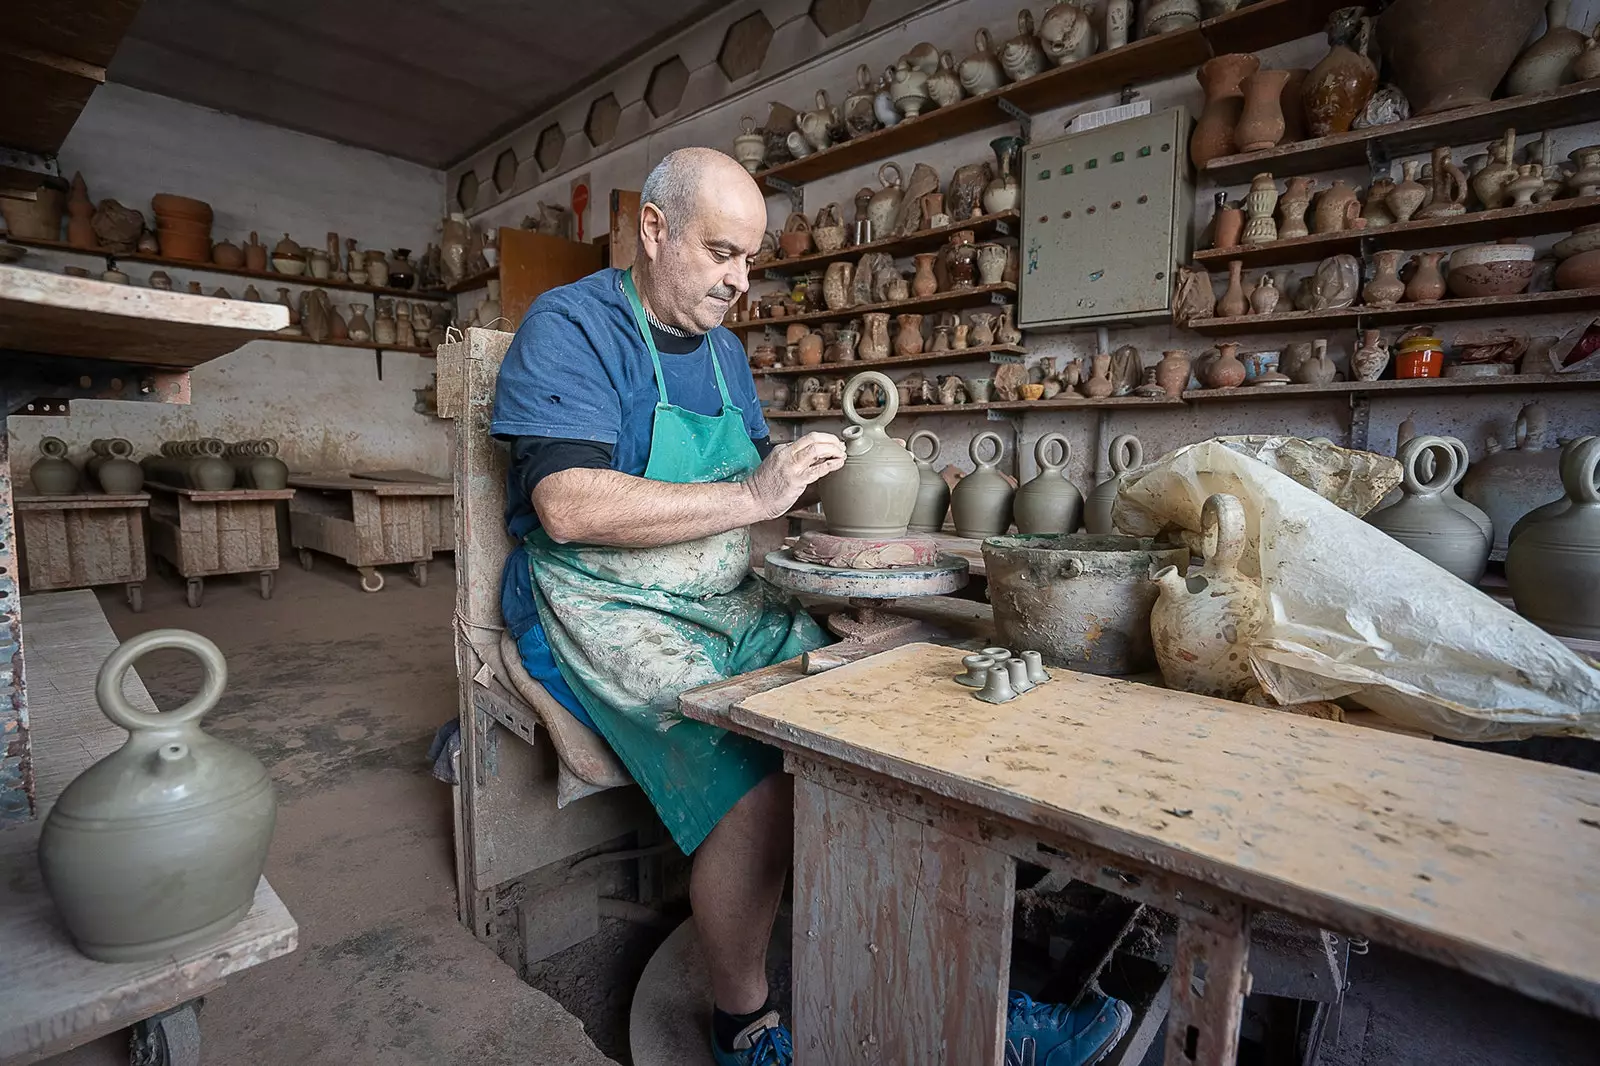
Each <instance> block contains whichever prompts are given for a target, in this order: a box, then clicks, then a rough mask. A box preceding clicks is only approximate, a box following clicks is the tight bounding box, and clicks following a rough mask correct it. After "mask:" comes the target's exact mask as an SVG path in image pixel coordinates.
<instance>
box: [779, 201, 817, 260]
mask: <svg viewBox="0 0 1600 1066" xmlns="http://www.w3.org/2000/svg"><path fill="white" fill-rule="evenodd" d="M811 248H812V240H811V220H810V219H809V218H807V217H806V216H805V215H803V214H802V213H800V212H799V211H796V212H794V213H792V214H791V215H790V216H789V221H787V222H785V223H784V225H783V232H782V233H780V234H778V250H779V252H780V254H781V255H782V256H783V258H785V259H794V258H797V257H799V256H802V255H805V254H806V253H808V252H810V251H811Z"/></svg>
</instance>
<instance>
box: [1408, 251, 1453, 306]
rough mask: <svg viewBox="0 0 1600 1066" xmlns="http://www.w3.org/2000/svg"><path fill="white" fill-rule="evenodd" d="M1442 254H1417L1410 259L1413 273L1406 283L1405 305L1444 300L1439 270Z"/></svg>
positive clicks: (1442, 276) (1442, 280)
mask: <svg viewBox="0 0 1600 1066" xmlns="http://www.w3.org/2000/svg"><path fill="white" fill-rule="evenodd" d="M1444 255H1445V253H1443V252H1418V253H1417V254H1416V255H1414V256H1412V257H1411V263H1412V267H1413V272H1412V274H1411V280H1410V281H1408V282H1406V303H1412V304H1427V303H1434V302H1436V301H1438V300H1441V299H1443V298H1444V291H1445V284H1444V275H1443V274H1442V273H1441V272H1440V270H1439V261H1440V260H1441V259H1443V258H1444Z"/></svg>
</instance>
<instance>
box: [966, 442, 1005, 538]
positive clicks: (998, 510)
mask: <svg viewBox="0 0 1600 1066" xmlns="http://www.w3.org/2000/svg"><path fill="white" fill-rule="evenodd" d="M986 443H991V444H993V445H994V456H993V457H992V458H990V459H988V460H985V459H983V458H982V452H983V445H984V444H986ZM967 454H968V455H970V456H971V457H972V462H973V471H972V473H970V474H968V475H967V476H966V477H964V478H962V479H961V480H960V481H958V482H956V487H955V488H953V489H951V490H950V517H951V518H952V519H953V520H954V522H955V526H956V536H958V537H968V538H971V539H974V540H982V539H983V538H984V537H998V536H999V535H1000V534H1002V533H1004V532H1005V531H1006V530H1008V529H1010V528H1011V502H1012V498H1013V497H1014V496H1015V495H1016V491H1017V490H1016V489H1014V488H1012V487H1011V482H1010V481H1008V480H1006V477H1005V475H1004V474H1002V473H1000V471H999V469H998V467H999V464H1000V460H1001V458H1002V457H1003V456H1004V455H1005V444H1004V442H1003V441H1001V439H1000V434H998V433H995V432H994V431H992V430H986V431H985V432H983V433H979V434H978V435H977V436H975V437H973V438H972V444H971V445H970V447H969V448H968V450H967Z"/></svg>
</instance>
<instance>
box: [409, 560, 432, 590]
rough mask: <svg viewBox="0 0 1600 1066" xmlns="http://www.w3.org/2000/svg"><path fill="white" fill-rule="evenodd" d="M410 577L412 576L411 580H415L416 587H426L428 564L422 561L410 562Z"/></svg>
mask: <svg viewBox="0 0 1600 1066" xmlns="http://www.w3.org/2000/svg"><path fill="white" fill-rule="evenodd" d="M411 577H412V580H414V581H416V583H417V587H418V588H427V587H428V564H427V563H425V562H423V563H412V564H411Z"/></svg>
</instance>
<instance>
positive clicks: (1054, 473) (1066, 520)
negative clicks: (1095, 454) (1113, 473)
mask: <svg viewBox="0 0 1600 1066" xmlns="http://www.w3.org/2000/svg"><path fill="white" fill-rule="evenodd" d="M1056 445H1059V446H1060V461H1059V462H1055V463H1052V462H1051V461H1050V458H1049V457H1050V454H1051V452H1052V450H1053V446H1056ZM1033 458H1034V462H1036V463H1038V464H1039V473H1038V474H1037V475H1035V476H1034V478H1033V479H1032V480H1031V481H1028V482H1026V483H1025V484H1024V485H1023V486H1022V487H1021V488H1019V489H1018V490H1017V494H1016V497H1015V498H1014V499H1013V501H1012V505H1011V514H1012V517H1013V518H1014V519H1015V520H1016V524H1017V532H1018V533H1071V532H1074V531H1075V530H1076V529H1077V528H1078V517H1079V514H1080V513H1081V512H1082V510H1083V496H1082V495H1081V494H1080V493H1079V492H1078V490H1077V488H1076V487H1074V486H1073V484H1072V482H1070V481H1068V480H1067V464H1068V463H1069V462H1070V461H1071V459H1072V446H1071V445H1070V444H1069V443H1068V442H1067V438H1066V437H1064V436H1063V435H1061V434H1060V433H1046V434H1045V435H1044V436H1042V437H1040V438H1039V441H1038V443H1037V444H1035V445H1034V447H1033Z"/></svg>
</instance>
